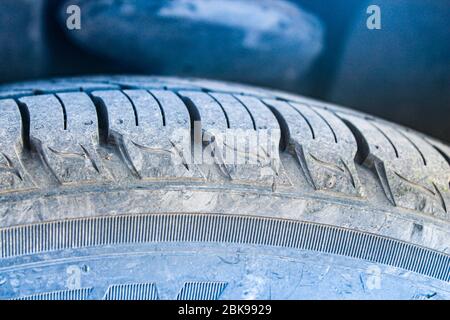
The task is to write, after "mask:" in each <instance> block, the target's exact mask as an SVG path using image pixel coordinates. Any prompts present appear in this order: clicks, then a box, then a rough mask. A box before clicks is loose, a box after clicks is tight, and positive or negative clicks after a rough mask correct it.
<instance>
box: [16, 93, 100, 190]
mask: <svg viewBox="0 0 450 320" xmlns="http://www.w3.org/2000/svg"><path fill="white" fill-rule="evenodd" d="M20 102H21V103H23V104H25V105H26V107H27V109H28V112H29V115H30V132H29V134H30V141H31V143H32V144H33V146H34V147H35V148H36V150H37V151H38V152H39V154H40V156H41V158H42V160H43V162H44V163H45V164H46V166H47V167H48V168H49V169H50V171H51V172H52V174H53V175H54V176H55V178H56V179H57V180H58V182H59V183H61V184H74V183H94V182H100V181H103V180H104V179H107V178H108V174H107V173H106V172H104V171H102V165H101V162H100V160H99V157H98V155H97V153H96V149H95V148H96V146H97V145H98V133H97V132H98V131H97V128H98V126H97V115H96V112H95V106H94V105H93V104H92V102H91V100H90V99H89V97H88V96H87V95H86V94H84V93H81V92H74V93H60V94H58V97H57V96H55V95H40V96H34V97H25V98H21V99H20ZM61 103H63V104H61Z"/></svg>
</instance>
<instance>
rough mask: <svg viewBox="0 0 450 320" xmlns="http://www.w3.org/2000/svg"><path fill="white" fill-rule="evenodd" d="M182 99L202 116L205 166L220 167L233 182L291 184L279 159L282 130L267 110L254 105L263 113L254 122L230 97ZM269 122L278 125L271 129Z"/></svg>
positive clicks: (191, 94) (214, 95) (201, 94)
mask: <svg viewBox="0 0 450 320" xmlns="http://www.w3.org/2000/svg"><path fill="white" fill-rule="evenodd" d="M180 95H182V96H183V97H185V98H188V99H189V100H190V101H191V102H192V104H193V105H194V106H195V108H196V109H197V111H198V114H199V116H200V120H201V121H200V126H201V128H200V131H201V133H202V142H203V145H204V146H205V150H204V152H203V155H202V156H203V159H202V160H203V163H206V164H212V165H215V166H217V167H218V168H219V170H220V172H222V174H223V175H225V176H226V177H227V178H228V179H230V180H231V181H234V182H244V183H258V184H263V185H272V186H274V185H276V184H290V182H289V179H288V177H287V175H286V174H285V172H284V169H283V168H282V165H281V161H280V156H279V144H280V137H281V133H280V129H279V128H278V127H275V126H274V123H276V119H274V118H272V119H271V118H270V116H268V113H270V111H269V110H268V109H267V107H265V106H264V105H262V104H258V103H256V102H255V101H252V103H251V104H252V106H251V107H252V108H253V111H258V110H259V111H262V112H261V115H260V116H259V117H258V116H256V118H255V117H254V116H253V113H252V112H251V111H250V109H249V108H248V107H247V106H246V105H245V104H244V103H243V102H242V101H240V100H239V99H237V98H236V97H235V96H233V95H230V94H227V93H204V92H180ZM264 109H265V110H264ZM255 119H257V120H258V126H257V125H256V121H255ZM270 120H273V121H275V122H272V124H271V125H268V124H267V122H268V121H270ZM208 175H209V174H208Z"/></svg>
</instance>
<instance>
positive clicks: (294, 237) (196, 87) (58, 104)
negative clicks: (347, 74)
mask: <svg viewBox="0 0 450 320" xmlns="http://www.w3.org/2000/svg"><path fill="white" fill-rule="evenodd" d="M0 110H1V112H0V155H1V157H0V254H1V256H0V257H1V258H0V298H4V299H10V298H20V299H175V298H177V299H228V298H237V299H255V298H256V299H257V298H265V299H269V298H271V299H286V298H308V299H309V298H311V299H317V298H400V299H408V298H450V285H449V281H450V256H449V253H450V246H449V244H450V228H449V222H450V221H449V208H450V191H449V186H450V165H449V158H450V148H449V147H448V146H447V145H445V144H443V143H441V142H439V141H436V140H434V139H431V138H429V137H426V136H424V135H422V134H420V133H417V132H414V131H412V130H409V129H407V128H404V127H401V126H398V125H395V124H392V123H389V122H386V121H384V120H381V119H377V118H373V117H370V116H367V115H364V114H361V113H357V112H354V111H351V110H348V109H345V108H342V107H339V106H335V105H329V104H325V103H322V102H319V101H314V100H311V99H306V98H302V97H298V96H294V95H290V94H287V93H282V92H276V91H269V90H264V89H258V88H253V87H247V86H242V85H235V84H227V83H221V82H213V81H202V80H195V79H190V80H188V79H174V78H152V77H133V76H130V77H125V76H120V77H115V76H111V77H90V78H73V79H56V80H52V81H43V82H34V83H22V84H16V85H11V86H3V87H1V91H0ZM263 137H269V139H268V144H267V145H266V146H265V147H267V148H265V147H264V148H262V149H260V148H261V146H259V145H258V146H254V145H252V144H251V141H254V139H257V140H258V139H259V140H258V141H262V140H261V139H263ZM199 139H200V140H199ZM231 141H234V142H233V143H235V144H231ZM239 142H244V143H243V145H240V144H239ZM273 146H275V147H274V148H272V147H273ZM223 150H225V152H224V153H222V151H223ZM229 150H231V151H236V152H237V153H238V154H239V153H240V152H241V153H243V152H246V153H247V154H248V155H250V158H251V157H253V159H256V162H255V163H252V162H250V158H247V159H246V161H244V163H238V164H236V163H233V162H227V160H226V156H227V154H228V151H229ZM199 155H200V157H199ZM199 160H200V161H199ZM235 160H236V159H235Z"/></svg>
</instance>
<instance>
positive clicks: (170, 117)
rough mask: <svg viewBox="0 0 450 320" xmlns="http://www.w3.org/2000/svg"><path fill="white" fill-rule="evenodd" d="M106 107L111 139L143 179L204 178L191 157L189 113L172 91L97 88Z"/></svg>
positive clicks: (132, 169) (97, 96) (98, 95)
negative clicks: (103, 89) (104, 89)
mask: <svg viewBox="0 0 450 320" xmlns="http://www.w3.org/2000/svg"><path fill="white" fill-rule="evenodd" d="M92 95H93V96H94V97H95V98H97V99H100V100H101V102H102V105H103V107H104V109H105V116H106V118H107V119H106V120H103V121H106V122H107V123H108V133H107V134H108V137H109V140H112V141H114V143H115V144H116V145H117V146H118V147H119V150H120V152H121V154H122V158H123V160H124V161H125V162H126V163H127V166H128V167H129V168H130V170H131V171H132V172H133V173H134V175H135V176H137V177H138V178H140V179H161V178H163V179H165V178H167V179H171V178H188V179H203V175H202V173H201V172H200V171H199V169H198V168H197V167H196V166H195V165H193V164H192V163H191V161H190V159H191V138H190V118H189V113H188V111H187V109H186V107H185V106H184V104H183V103H182V101H181V100H180V99H179V98H178V97H177V96H176V95H175V94H174V93H172V92H167V91H158V90H155V91H145V90H126V91H124V92H121V91H116V90H114V91H95V92H92Z"/></svg>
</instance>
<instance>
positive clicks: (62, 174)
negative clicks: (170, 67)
mask: <svg viewBox="0 0 450 320" xmlns="http://www.w3.org/2000/svg"><path fill="white" fill-rule="evenodd" d="M2 89H3V90H2V91H0V92H3V95H2V96H3V97H12V98H14V99H15V101H14V100H12V99H2V100H0V107H1V109H2V113H1V115H0V123H2V128H5V127H6V128H7V130H6V131H4V132H2V140H1V142H0V143H1V144H0V150H1V156H2V157H1V158H0V161H1V162H0V165H1V167H0V187H1V188H0V192H2V193H5V192H15V191H21V190H24V189H28V188H34V187H36V182H35V181H33V176H32V175H31V176H30V175H28V174H27V172H28V171H27V168H26V167H24V165H23V164H22V163H21V161H20V157H19V154H20V153H21V152H22V151H23V150H21V149H27V148H31V149H32V150H35V151H37V153H38V154H39V158H40V159H41V161H42V162H43V163H44V165H45V166H46V167H47V169H48V172H49V174H50V175H51V176H52V177H53V179H54V180H56V182H57V183H58V184H60V185H76V184H95V183H111V182H113V183H114V182H117V181H122V180H126V181H129V179H132V178H134V179H140V180H148V179H151V180H155V179H178V180H186V179H187V180H193V181H195V180H197V181H204V182H206V181H208V180H211V181H215V180H217V179H218V178H217V177H215V173H214V170H212V169H211V168H208V167H206V166H203V167H200V166H198V165H196V164H195V157H196V155H198V154H199V153H198V152H197V153H196V150H195V149H199V148H200V154H201V156H203V155H204V152H203V149H204V147H205V145H203V147H202V146H201V142H203V143H204V142H205V141H207V142H208V141H209V142H211V141H212V142H213V145H212V147H211V145H210V148H211V150H212V152H211V154H212V160H211V161H212V163H213V164H214V165H215V166H217V168H218V170H217V172H219V173H220V174H219V176H220V175H222V178H223V177H225V178H227V179H228V180H229V181H230V182H233V183H236V182H237V183H244V184H256V185H258V184H262V185H268V186H272V187H273V186H274V185H277V184H281V185H287V186H289V185H290V181H289V177H287V175H286V174H285V172H284V169H283V165H282V163H281V161H280V155H279V151H278V146H281V150H282V151H283V150H286V151H288V152H291V153H292V154H293V155H294V156H295V157H296V158H297V160H298V162H299V165H300V167H301V169H302V173H303V175H304V178H305V180H306V181H307V182H308V183H309V184H310V185H311V186H312V187H313V189H314V190H317V191H320V192H329V193H330V194H334V195H335V196H337V197H339V196H340V195H343V196H351V197H357V198H362V199H364V198H365V195H366V192H365V188H364V186H363V185H362V183H361V181H360V179H359V175H358V172H357V170H356V167H357V166H358V165H359V164H358V162H361V163H362V162H363V165H364V167H368V168H370V169H373V170H374V172H376V175H377V177H378V179H379V182H380V184H381V185H382V187H383V190H384V193H385V196H386V198H387V199H388V200H389V201H390V202H391V203H392V204H393V205H395V206H399V207H403V208H407V209H412V210H415V211H418V212H423V213H428V214H432V215H435V216H438V217H441V218H448V210H449V207H450V200H449V199H450V196H449V194H450V192H449V184H450V183H449V181H450V173H449V172H450V166H449V162H448V147H447V146H446V145H444V144H442V143H440V142H435V143H432V142H430V141H429V140H428V138H426V137H425V138H424V137H423V136H422V135H420V134H417V133H414V132H411V131H410V130H407V129H404V128H401V127H399V126H395V125H392V124H389V123H387V122H385V121H382V120H378V119H377V120H375V119H374V118H371V117H367V116H365V115H363V114H359V113H357V112H351V111H347V110H345V109H342V108H340V107H335V106H324V105H323V104H321V105H311V104H310V103H309V101H308V100H305V101H303V100H302V99H301V98H299V97H296V96H291V95H288V94H282V93H278V92H270V91H267V90H261V89H255V88H250V87H238V86H235V85H228V84H222V83H216V82H202V81H198V80H180V79H164V78H161V79H160V78H149V77H109V78H108V77H93V78H75V79H73V80H70V79H69V80H68V79H62V80H53V81H50V82H37V83H29V84H26V83H25V84H20V85H16V86H8V87H4V88H2ZM98 89H101V90H98ZM195 122H198V128H194V126H195ZM20 132H21V134H20ZM243 132H244V133H243ZM261 134H270V137H271V139H272V140H271V143H270V145H269V146H268V148H267V150H262V151H261V150H256V149H255V150H249V149H246V148H252V147H251V146H249V145H248V138H250V136H251V135H255V136H260V135H261ZM195 135H199V139H200V141H201V142H200V145H199V143H197V142H198V141H195V140H194V136H195ZM238 135H239V137H240V138H239V139H234V140H233V136H234V137H237V136H238ZM186 137H188V138H187V139H186ZM230 137H231V138H230ZM242 137H244V139H242ZM227 138H228V142H227V141H226V139H227ZM193 140H194V143H192V141H193ZM236 140H237V141H241V140H242V141H244V143H241V144H239V143H236ZM102 145H109V147H110V148H117V150H118V154H119V155H120V156H119V157H118V156H117V154H115V153H114V152H105V150H99V146H102ZM272 145H276V148H272V149H271V147H272ZM227 148H232V149H233V150H234V151H238V152H237V153H238V154H239V151H250V152H249V154H250V155H252V154H254V155H255V157H256V159H257V162H258V164H259V165H258V166H256V167H255V166H252V165H247V163H245V162H244V163H243V164H242V165H239V166H236V165H233V164H229V163H227V162H226V159H224V155H223V154H222V153H221V152H222V150H226V149H227ZM366 148H368V150H365V149H366ZM100 149H101V148H100ZM197 151H198V150H197ZM174 155H175V159H177V161H176V164H173V163H171V162H170V161H173V159H174ZM192 157H193V158H194V161H191V160H192ZM446 157H447V158H446ZM359 158H363V159H359ZM358 159H359V160H358ZM203 160H204V159H203ZM247 161H248V159H247ZM124 165H125V167H126V169H124V168H123V166H124ZM411 168H412V170H411ZM369 200H370V199H369Z"/></svg>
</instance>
